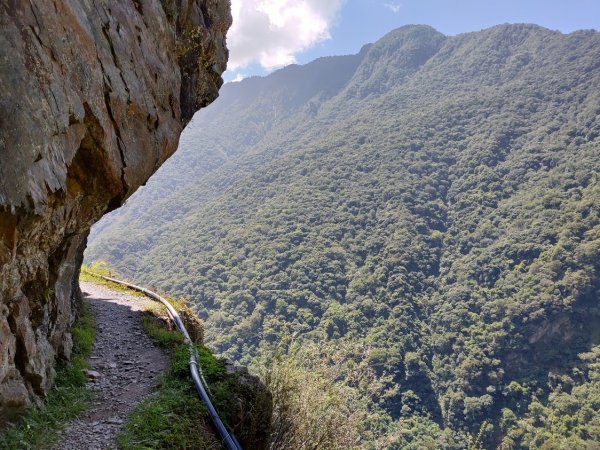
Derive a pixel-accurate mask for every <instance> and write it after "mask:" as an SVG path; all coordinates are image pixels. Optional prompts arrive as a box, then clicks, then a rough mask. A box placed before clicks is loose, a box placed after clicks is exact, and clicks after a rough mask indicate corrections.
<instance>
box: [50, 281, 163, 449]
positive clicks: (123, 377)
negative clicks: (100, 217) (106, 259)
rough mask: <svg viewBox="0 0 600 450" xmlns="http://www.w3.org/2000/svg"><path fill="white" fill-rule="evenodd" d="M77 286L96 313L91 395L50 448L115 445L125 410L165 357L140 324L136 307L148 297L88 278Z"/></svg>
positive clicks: (148, 387)
mask: <svg viewBox="0 0 600 450" xmlns="http://www.w3.org/2000/svg"><path fill="white" fill-rule="evenodd" d="M81 290H82V291H83V292H84V293H85V294H87V299H88V301H89V303H90V305H91V307H92V310H93V312H94V316H95V318H96V341H95V343H94V349H93V351H92V354H91V356H90V366H91V367H90V389H92V390H94V391H96V392H97V398H96V399H95V401H94V403H93V404H92V406H91V408H90V409H89V410H88V412H87V413H86V414H85V415H84V416H83V417H81V418H79V419H78V420H76V421H74V422H72V423H71V424H69V425H68V427H67V429H66V430H65V431H64V433H63V436H62V438H61V440H60V442H59V443H58V445H57V446H55V447H54V450H73V449H85V450H106V449H116V448H117V446H116V441H115V437H116V435H117V433H118V432H119V430H120V429H121V427H122V425H123V423H124V421H125V419H126V417H127V415H128V414H129V413H130V412H131V411H132V410H133V409H134V408H135V406H136V405H137V404H138V403H139V402H140V401H142V400H143V399H144V398H146V397H147V396H148V395H149V394H150V393H151V392H152V389H153V387H154V386H155V385H156V382H157V380H158V378H159V377H160V375H162V374H163V373H164V372H165V370H166V369H167V367H168V363H169V359H168V356H167V355H166V353H165V352H163V351H162V350H161V349H160V348H158V347H156V346H155V345H154V343H153V342H152V341H151V340H150V338H149V337H148V336H147V335H146V333H145V332H144V330H143V329H142V323H141V313H140V311H141V310H143V309H144V306H145V305H147V304H149V303H154V302H153V301H152V300H150V299H146V298H144V297H139V296H134V295H131V294H128V293H125V292H119V291H113V290H111V289H109V288H107V287H105V286H102V285H99V284H93V283H81Z"/></svg>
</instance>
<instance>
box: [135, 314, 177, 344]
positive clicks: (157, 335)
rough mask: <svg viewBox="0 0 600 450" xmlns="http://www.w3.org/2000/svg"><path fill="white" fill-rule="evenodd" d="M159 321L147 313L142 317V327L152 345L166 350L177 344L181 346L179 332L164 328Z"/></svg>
mask: <svg viewBox="0 0 600 450" xmlns="http://www.w3.org/2000/svg"><path fill="white" fill-rule="evenodd" d="M160 320H161V319H158V318H156V317H155V316H153V315H151V314H147V313H146V314H145V315H144V316H143V317H142V326H143V327H144V330H145V331H146V333H147V334H148V336H150V338H151V339H152V340H153V341H154V343H155V344H157V345H159V346H160V347H163V348H168V349H170V348H172V347H173V346H175V345H177V344H183V335H182V334H181V333H180V332H179V331H176V330H169V329H167V328H165V326H164V323H161V321H160Z"/></svg>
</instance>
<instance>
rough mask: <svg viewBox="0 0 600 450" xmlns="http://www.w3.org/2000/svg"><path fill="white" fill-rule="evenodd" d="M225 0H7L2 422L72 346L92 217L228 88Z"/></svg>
mask: <svg viewBox="0 0 600 450" xmlns="http://www.w3.org/2000/svg"><path fill="white" fill-rule="evenodd" d="M230 24H231V15H230V5H229V1H228V0H161V1H159V0H48V1H33V0H30V1H26V0H8V1H5V2H2V3H0V92H1V93H2V94H1V97H0V422H1V421H2V420H4V419H6V418H8V417H10V415H11V414H12V413H14V412H15V411H17V410H19V409H20V408H22V407H23V406H24V405H27V404H28V403H29V402H31V401H36V400H37V399H39V398H41V397H43V396H44V395H45V393H46V391H47V389H48V388H49V387H50V385H51V384H52V381H53V363H54V361H55V359H56V358H57V357H60V358H69V356H70V352H71V346H72V345H71V336H70V333H69V327H70V325H71V323H72V321H73V319H74V311H75V308H74V307H75V306H76V302H77V299H76V295H74V291H75V289H74V287H73V286H74V284H73V280H74V277H75V276H76V275H77V272H78V269H79V265H80V261H81V255H82V252H83V249H84V248H85V239H86V236H87V233H88V230H89V228H90V226H91V225H92V224H93V223H94V222H96V221H97V220H98V219H99V218H100V217H101V216H102V215H103V214H105V213H107V212H108V211H110V210H112V209H114V208H116V207H118V206H119V205H121V204H122V203H123V202H124V201H125V199H127V197H129V196H130V195H131V194H132V193H133V192H134V191H135V190H136V189H137V188H138V187H139V186H140V185H142V184H143V183H144V182H145V181H146V180H147V179H148V177H149V176H150V175H151V174H152V173H154V172H155V171H156V169H157V168H158V167H159V166H160V165H161V164H162V163H163V162H164V161H165V160H166V159H167V158H168V157H169V156H170V155H171V154H172V153H173V152H174V151H175V149H176V148H177V144H178V140H179V135H180V133H181V131H182V129H183V127H184V126H185V124H186V123H187V122H188V121H189V120H190V119H191V117H192V115H193V113H194V112H195V111H196V110H197V109H199V108H200V107H202V106H204V105H207V104H208V103H210V102H211V101H212V100H214V99H215V98H216V97H217V95H218V89H219V87H220V86H221V84H222V79H221V76H220V75H221V73H222V72H223V71H224V70H225V67H226V62H227V56H228V54H227V49H226V47H225V34H226V32H227V29H228V28H229V26H230Z"/></svg>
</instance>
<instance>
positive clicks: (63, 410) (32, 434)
mask: <svg viewBox="0 0 600 450" xmlns="http://www.w3.org/2000/svg"><path fill="white" fill-rule="evenodd" d="M71 333H72V335H73V354H72V358H71V362H70V363H65V362H59V364H58V367H57V368H56V378H55V381H54V387H53V388H52V389H51V390H50V391H49V392H48V396H47V397H46V399H45V401H44V403H43V404H42V405H41V406H32V407H30V408H29V409H28V410H27V411H26V412H25V414H24V415H23V416H22V417H20V418H19V420H18V422H17V423H16V424H15V425H14V426H12V427H10V428H8V429H6V430H3V431H2V434H1V435H0V448H6V449H11V450H29V449H45V448H50V447H51V446H52V445H53V444H54V443H56V442H57V440H58V437H59V432H60V431H61V430H62V429H63V428H64V426H65V425H66V423H67V422H68V421H69V420H72V419H74V418H76V417H77V416H79V415H80V414H81V413H82V412H84V411H85V409H86V408H87V407H88V405H89V402H90V401H91V400H92V398H93V394H92V393H91V391H89V390H87V389H86V387H85V384H86V382H87V381H88V380H87V376H86V374H85V372H84V370H85V369H87V368H88V367H89V366H88V364H87V362H86V361H87V359H88V357H89V355H90V353H91V351H92V345H93V342H94V335H95V326H94V317H93V315H92V312H91V310H90V308H89V306H88V305H87V304H86V303H83V304H82V305H81V310H80V311H79V314H78V318H77V320H76V322H75V323H74V324H73V327H72V328H71Z"/></svg>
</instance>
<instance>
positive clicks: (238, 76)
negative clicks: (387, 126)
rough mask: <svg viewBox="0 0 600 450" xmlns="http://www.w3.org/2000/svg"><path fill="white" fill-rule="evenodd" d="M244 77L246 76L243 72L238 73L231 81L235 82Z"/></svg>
mask: <svg viewBox="0 0 600 450" xmlns="http://www.w3.org/2000/svg"><path fill="white" fill-rule="evenodd" d="M244 78H246V77H245V76H244V75H243V74H241V73H238V74H237V75H236V76H235V78H234V79H233V80H231V82H232V83H237V82H238V81H242V80H243V79H244Z"/></svg>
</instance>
